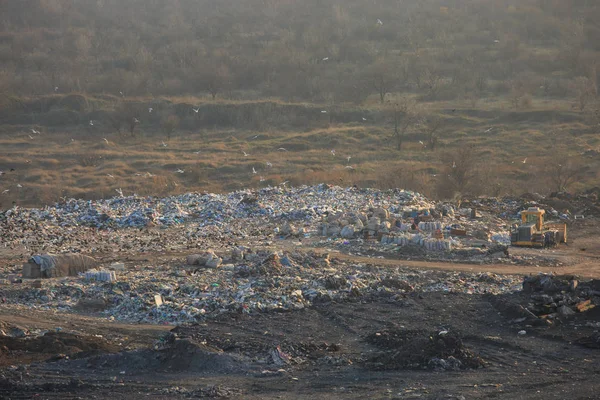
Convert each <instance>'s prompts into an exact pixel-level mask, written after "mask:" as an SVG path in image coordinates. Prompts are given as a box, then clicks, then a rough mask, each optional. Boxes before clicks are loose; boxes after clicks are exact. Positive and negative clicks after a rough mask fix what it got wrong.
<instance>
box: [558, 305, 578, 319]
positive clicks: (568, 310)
mask: <svg viewBox="0 0 600 400" xmlns="http://www.w3.org/2000/svg"><path fill="white" fill-rule="evenodd" d="M557 311H558V314H560V315H561V316H563V317H566V316H569V315H573V314H575V311H573V310H571V308H570V307H567V306H560V307H558V309H557Z"/></svg>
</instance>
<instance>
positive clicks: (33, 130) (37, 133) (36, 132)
mask: <svg viewBox="0 0 600 400" xmlns="http://www.w3.org/2000/svg"><path fill="white" fill-rule="evenodd" d="M31 133H35V134H36V135H39V134H41V133H42V132H40V131H36V130H35V129H32V130H31Z"/></svg>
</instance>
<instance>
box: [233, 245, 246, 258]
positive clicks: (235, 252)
mask: <svg viewBox="0 0 600 400" xmlns="http://www.w3.org/2000/svg"><path fill="white" fill-rule="evenodd" d="M231 259H232V260H234V261H241V260H243V259H244V252H243V251H242V249H240V248H238V247H236V248H234V249H233V250H232V251H231Z"/></svg>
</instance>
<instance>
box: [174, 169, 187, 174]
mask: <svg viewBox="0 0 600 400" xmlns="http://www.w3.org/2000/svg"><path fill="white" fill-rule="evenodd" d="M175 172H177V173H179V174H183V173H184V172H185V171H184V170H182V169H181V168H178V169H177V171H175Z"/></svg>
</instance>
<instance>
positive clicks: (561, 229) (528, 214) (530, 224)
mask: <svg viewBox="0 0 600 400" xmlns="http://www.w3.org/2000/svg"><path fill="white" fill-rule="evenodd" d="M545 213H546V211H544V210H542V209H540V208H538V207H529V208H528V209H527V210H523V211H521V224H520V225H518V226H516V227H515V228H513V229H512V230H511V232H510V244H511V245H512V246H521V247H549V246H556V245H557V244H559V243H567V224H565V223H562V222H552V223H544V214H545Z"/></svg>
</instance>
